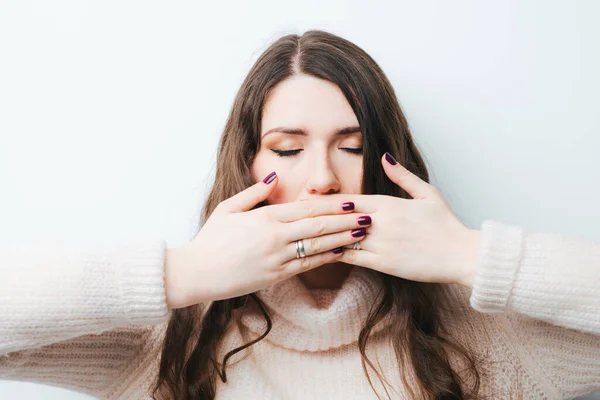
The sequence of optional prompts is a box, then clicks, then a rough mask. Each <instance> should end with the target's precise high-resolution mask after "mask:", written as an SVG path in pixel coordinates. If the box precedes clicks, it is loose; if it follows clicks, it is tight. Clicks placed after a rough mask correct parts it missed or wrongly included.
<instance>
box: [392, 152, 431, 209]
mask: <svg viewBox="0 0 600 400" xmlns="http://www.w3.org/2000/svg"><path fill="white" fill-rule="evenodd" d="M381 163H382V164H383V169H384V170H385V173H386V175H387V176H388V178H390V180H391V181H392V182H394V183H395V184H396V185H398V186H400V187H401V188H402V189H404V190H405V191H406V192H407V193H408V194H410V195H411V196H412V198H413V199H426V198H429V197H431V196H432V195H433V194H434V190H433V186H431V185H430V184H429V183H427V182H425V181H423V180H422V179H421V178H419V177H418V176H416V175H415V174H413V173H412V172H410V171H409V170H408V169H406V168H404V167H403V166H402V165H401V164H400V163H399V162H397V161H396V160H395V159H394V157H393V156H392V155H391V154H390V153H385V154H384V155H383V157H382V158H381Z"/></svg>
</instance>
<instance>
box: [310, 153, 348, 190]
mask: <svg viewBox="0 0 600 400" xmlns="http://www.w3.org/2000/svg"><path fill="white" fill-rule="evenodd" d="M309 162H310V163H311V165H310V166H309V167H308V177H307V178H306V191H307V192H308V193H309V194H313V195H314V194H333V193H337V192H339V191H340V181H339V179H338V177H337V175H336V173H335V171H334V170H333V168H332V165H331V161H330V160H329V158H328V157H327V156H325V157H319V158H318V159H312V160H310V161H309Z"/></svg>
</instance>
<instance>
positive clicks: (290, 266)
mask: <svg viewBox="0 0 600 400" xmlns="http://www.w3.org/2000/svg"><path fill="white" fill-rule="evenodd" d="M294 251H295V250H294ZM341 255H342V253H341V252H339V250H337V251H336V252H334V251H333V250H332V251H326V252H323V253H319V254H315V255H312V256H307V257H302V258H294V259H292V260H290V261H288V262H286V263H285V264H283V265H282V269H283V271H284V275H285V278H289V277H291V276H294V275H297V274H300V273H302V272H306V271H309V270H311V269H314V268H316V267H319V266H321V265H323V264H327V263H330V262H334V261H336V260H337V259H339V258H340V256H341Z"/></svg>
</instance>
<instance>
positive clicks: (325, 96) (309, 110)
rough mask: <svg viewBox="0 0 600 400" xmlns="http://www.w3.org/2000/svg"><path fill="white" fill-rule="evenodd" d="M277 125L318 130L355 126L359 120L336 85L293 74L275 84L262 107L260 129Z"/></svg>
mask: <svg viewBox="0 0 600 400" xmlns="http://www.w3.org/2000/svg"><path fill="white" fill-rule="evenodd" d="M280 125H285V126H290V127H298V128H304V129H308V130H309V131H312V130H315V131H319V130H330V129H336V128H340V127H345V126H349V125H358V120H357V118H356V115H355V114H354V111H353V110H352V107H351V106H350V104H349V103H348V101H347V100H346V98H345V97H344V94H343V93H342V91H341V89H340V88H339V87H338V86H337V85H335V84H334V83H331V82H329V81H326V80H323V79H319V78H315V77H312V76H308V75H295V76H292V77H290V78H288V79H286V80H284V81H282V82H280V83H279V84H278V85H277V86H275V88H273V90H272V91H271V92H270V94H269V96H268V97H267V99H266V101H265V104H264V106H263V113H262V123H261V131H262V132H263V133H264V132H266V131H268V130H269V129H271V128H274V127H276V126H280Z"/></svg>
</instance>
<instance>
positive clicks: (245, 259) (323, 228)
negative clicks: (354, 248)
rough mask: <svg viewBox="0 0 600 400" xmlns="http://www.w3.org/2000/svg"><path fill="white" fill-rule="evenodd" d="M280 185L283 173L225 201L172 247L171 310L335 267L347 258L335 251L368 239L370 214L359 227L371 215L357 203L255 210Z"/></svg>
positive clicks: (168, 264) (314, 202)
mask: <svg viewBox="0 0 600 400" xmlns="http://www.w3.org/2000/svg"><path fill="white" fill-rule="evenodd" d="M265 180H267V179H266V178H265ZM277 182H278V179H277V177H276V176H275V179H274V180H272V181H271V182H270V183H265V181H262V182H258V183H256V184H255V185H253V186H251V187H249V188H248V189H246V190H244V191H242V192H240V193H238V194H236V195H234V196H232V197H231V198H229V199H227V200H225V201H223V202H221V203H220V204H219V205H218V206H217V207H216V208H215V210H214V212H213V213H212V214H211V215H210V217H209V218H208V220H207V221H206V223H205V224H204V226H203V227H202V229H201V230H200V232H199V233H198V235H197V236H196V237H195V238H194V239H193V240H192V241H191V242H190V243H188V244H187V245H186V246H184V247H179V248H173V249H167V253H166V257H165V258H166V260H165V275H166V277H165V280H166V282H165V288H166V292H167V304H168V306H169V308H173V309H174V308H181V307H187V306H190V305H193V304H197V303H201V302H208V301H214V300H222V299H229V298H233V297H238V296H242V295H245V294H248V293H252V292H256V291H258V290H261V289H264V288H266V287H267V286H270V285H272V284H274V283H276V282H279V281H282V280H284V279H287V278H289V277H291V276H293V275H296V274H299V273H302V272H305V271H308V270H310V269H312V268H316V267H318V266H321V265H323V264H326V263H330V262H334V261H335V260H336V259H337V258H338V257H339V255H340V254H341V251H340V252H339V254H336V253H334V252H333V250H334V249H338V248H341V247H343V246H347V245H350V244H352V243H354V242H357V241H359V240H362V239H363V238H364V237H365V234H364V232H365V227H366V226H368V225H370V217H369V218H362V219H361V221H362V223H363V224H364V225H361V224H359V218H361V217H364V216H361V215H358V214H355V213H352V209H353V208H354V207H353V205H352V206H351V207H346V208H347V209H344V208H342V203H341V202H340V201H339V198H338V199H335V200H334V199H328V198H327V197H320V198H319V199H309V200H304V201H296V202H291V203H285V204H275V205H268V206H264V207H260V208H257V209H255V210H252V208H253V207H254V206H255V205H256V204H258V203H260V202H261V201H264V200H265V199H267V198H268V197H269V195H270V194H271V193H272V192H273V190H274V189H275V187H276V186H277ZM348 208H349V209H348ZM365 220H366V221H365ZM366 222H368V223H366ZM353 233H354V234H355V235H356V234H359V235H360V233H362V236H354V235H353ZM299 239H304V248H305V253H306V257H303V258H296V241H297V240H299ZM339 250H342V249H339ZM339 250H338V251H339Z"/></svg>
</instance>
